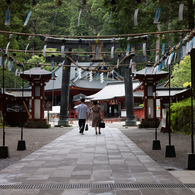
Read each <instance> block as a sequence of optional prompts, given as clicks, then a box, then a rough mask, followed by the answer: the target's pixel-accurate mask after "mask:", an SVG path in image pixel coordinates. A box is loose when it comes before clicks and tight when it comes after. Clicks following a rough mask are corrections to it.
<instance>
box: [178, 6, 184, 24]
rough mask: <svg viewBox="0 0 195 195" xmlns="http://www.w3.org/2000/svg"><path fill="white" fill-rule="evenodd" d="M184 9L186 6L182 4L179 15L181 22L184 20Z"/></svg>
mask: <svg viewBox="0 0 195 195" xmlns="http://www.w3.org/2000/svg"><path fill="white" fill-rule="evenodd" d="M183 8H184V4H180V5H179V14H178V20H179V21H181V20H183Z"/></svg>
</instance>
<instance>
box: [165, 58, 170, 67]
mask: <svg viewBox="0 0 195 195" xmlns="http://www.w3.org/2000/svg"><path fill="white" fill-rule="evenodd" d="M168 60H169V56H168V57H167V59H166V60H165V68H167V63H168Z"/></svg>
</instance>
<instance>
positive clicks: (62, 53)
mask: <svg viewBox="0 0 195 195" xmlns="http://www.w3.org/2000/svg"><path fill="white" fill-rule="evenodd" d="M64 49H65V46H64V45H62V46H61V55H62V57H63V58H64V57H65V53H64Z"/></svg>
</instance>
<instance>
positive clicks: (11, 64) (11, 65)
mask: <svg viewBox="0 0 195 195" xmlns="http://www.w3.org/2000/svg"><path fill="white" fill-rule="evenodd" d="M12 67H13V62H11V63H10V68H9V71H11V70H12Z"/></svg>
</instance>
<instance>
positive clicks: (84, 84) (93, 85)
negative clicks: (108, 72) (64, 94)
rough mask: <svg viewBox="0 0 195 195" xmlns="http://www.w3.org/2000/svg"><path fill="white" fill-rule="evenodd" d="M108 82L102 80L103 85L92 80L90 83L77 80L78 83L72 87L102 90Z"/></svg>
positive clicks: (98, 81) (84, 80)
mask: <svg viewBox="0 0 195 195" xmlns="http://www.w3.org/2000/svg"><path fill="white" fill-rule="evenodd" d="M108 82H109V81H108V80H104V82H103V83H101V82H100V80H92V81H91V82H90V81H89V80H86V79H82V80H78V82H77V83H76V85H72V86H76V87H79V88H85V89H86V88H87V89H102V88H104V87H105V86H106V85H107V84H108Z"/></svg>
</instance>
